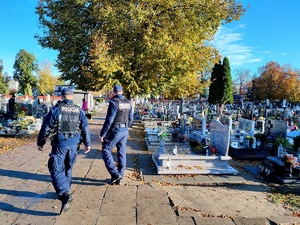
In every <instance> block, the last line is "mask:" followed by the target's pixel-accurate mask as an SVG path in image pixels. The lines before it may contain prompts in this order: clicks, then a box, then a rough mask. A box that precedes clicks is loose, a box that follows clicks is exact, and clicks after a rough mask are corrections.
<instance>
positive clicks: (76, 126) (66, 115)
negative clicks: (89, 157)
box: [37, 88, 91, 214]
mask: <svg viewBox="0 0 300 225" xmlns="http://www.w3.org/2000/svg"><path fill="white" fill-rule="evenodd" d="M61 97H62V101H61V102H60V103H59V104H57V105H56V106H55V107H52V109H51V110H50V112H49V113H48V114H47V116H46V117H45V120H44V122H43V124H42V127H41V130H40V132H39V136H38V140H37V145H38V149H39V150H40V151H42V150H43V146H44V145H45V143H46V140H47V138H48V137H50V136H51V137H50V140H51V145H52V151H51V154H50V155H49V156H50V158H49V161H48V168H49V172H50V174H51V178H52V184H53V187H54V189H55V191H56V194H57V195H58V198H59V200H61V202H62V207H61V210H60V214H62V213H64V212H66V211H67V210H68V209H69V205H70V202H71V201H72V200H73V196H72V195H71V194H70V193H69V191H70V187H71V180H72V168H73V165H74V164H75V162H76V156H77V151H76V149H77V146H78V143H79V140H80V137H82V140H83V143H84V151H85V153H88V152H89V151H90V144H91V141H90V130H89V126H88V122H87V119H86V116H85V113H84V112H83V111H82V110H81V109H80V107H79V106H76V105H74V103H73V99H74V93H73V90H72V89H70V88H64V89H63V90H62V92H61Z"/></svg>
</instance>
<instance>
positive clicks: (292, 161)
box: [282, 154, 298, 167]
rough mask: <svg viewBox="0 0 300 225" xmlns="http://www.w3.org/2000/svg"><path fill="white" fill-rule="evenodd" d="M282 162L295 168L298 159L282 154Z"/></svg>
mask: <svg viewBox="0 0 300 225" xmlns="http://www.w3.org/2000/svg"><path fill="white" fill-rule="evenodd" d="M282 161H283V162H287V163H290V164H292V166H293V167H296V165H297V161H298V158H297V157H294V156H293V155H292V154H284V155H283V156H282Z"/></svg>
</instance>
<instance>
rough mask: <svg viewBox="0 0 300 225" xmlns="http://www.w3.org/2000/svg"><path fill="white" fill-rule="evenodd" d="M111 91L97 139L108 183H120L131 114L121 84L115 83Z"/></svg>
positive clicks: (123, 168) (124, 163)
mask: <svg viewBox="0 0 300 225" xmlns="http://www.w3.org/2000/svg"><path fill="white" fill-rule="evenodd" d="M113 92H114V94H115V95H114V96H113V97H112V99H111V100H110V101H109V106H108V109H107V114H106V118H105V122H104V124H103V127H102V129H101V131H100V137H99V141H100V142H102V158H103V160H104V163H105V166H106V168H107V170H108V172H109V174H110V175H111V179H110V181H109V184H120V182H121V180H122V178H123V176H124V172H125V168H126V144H127V138H128V128H129V127H130V126H131V124H132V120H133V115H132V113H131V110H132V108H131V105H130V102H129V100H127V99H125V98H124V96H123V89H122V86H120V85H115V86H114V89H113ZM115 146H116V147H117V159H118V163H117V166H116V165H115V161H114V158H113V155H112V150H113V148H114V147H115Z"/></svg>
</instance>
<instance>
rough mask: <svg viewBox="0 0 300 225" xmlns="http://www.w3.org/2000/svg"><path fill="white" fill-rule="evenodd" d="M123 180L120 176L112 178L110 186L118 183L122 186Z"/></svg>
mask: <svg viewBox="0 0 300 225" xmlns="http://www.w3.org/2000/svg"><path fill="white" fill-rule="evenodd" d="M121 180H122V176H121V175H120V174H119V175H116V176H112V177H111V179H110V181H109V182H108V184H110V185H113V184H117V183H118V184H120V181H121Z"/></svg>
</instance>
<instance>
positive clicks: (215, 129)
mask: <svg viewBox="0 0 300 225" xmlns="http://www.w3.org/2000/svg"><path fill="white" fill-rule="evenodd" d="M229 139H230V130H229V127H228V126H224V125H223V124H221V123H220V122H219V121H217V120H212V122H211V123H210V145H211V146H216V148H217V152H218V153H219V154H220V155H222V156H228V150H229Z"/></svg>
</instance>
